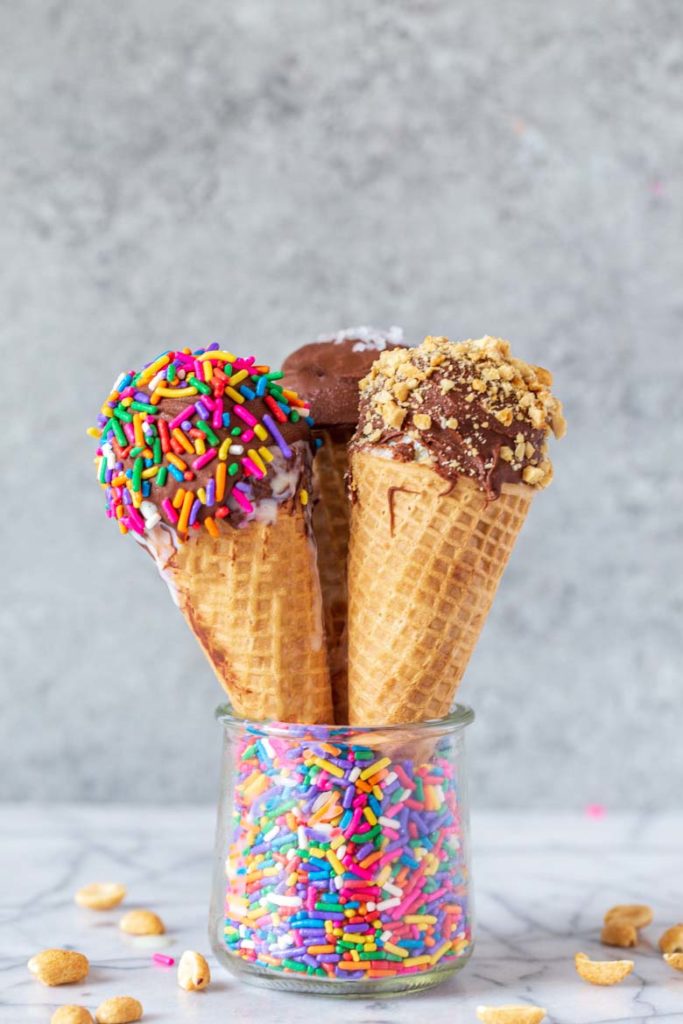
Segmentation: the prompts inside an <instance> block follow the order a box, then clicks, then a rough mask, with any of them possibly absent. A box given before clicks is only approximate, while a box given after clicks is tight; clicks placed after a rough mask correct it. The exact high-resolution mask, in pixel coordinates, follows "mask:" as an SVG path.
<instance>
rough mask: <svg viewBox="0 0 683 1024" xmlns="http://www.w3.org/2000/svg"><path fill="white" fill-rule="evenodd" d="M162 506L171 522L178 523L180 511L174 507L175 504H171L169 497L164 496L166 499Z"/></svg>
mask: <svg viewBox="0 0 683 1024" xmlns="http://www.w3.org/2000/svg"><path fill="white" fill-rule="evenodd" d="M161 507H162V508H163V510H164V512H165V513H166V518H167V519H168V520H169V521H170V522H171V523H177V522H178V513H177V512H176V510H175V509H174V508H173V505H172V504H171V502H170V499H169V498H164V500H163V501H162V503H161Z"/></svg>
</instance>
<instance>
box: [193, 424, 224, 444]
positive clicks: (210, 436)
mask: <svg viewBox="0 0 683 1024" xmlns="http://www.w3.org/2000/svg"><path fill="white" fill-rule="evenodd" d="M196 425H197V427H198V428H199V430H201V432H202V433H203V434H205V435H206V436H207V437H208V439H209V441H210V442H211V444H220V441H219V439H218V438H217V437H216V435H215V434H214V432H213V430H212V429H211V427H210V426H209V424H208V423H207V422H206V421H205V420H199V419H198V420H197V424H196Z"/></svg>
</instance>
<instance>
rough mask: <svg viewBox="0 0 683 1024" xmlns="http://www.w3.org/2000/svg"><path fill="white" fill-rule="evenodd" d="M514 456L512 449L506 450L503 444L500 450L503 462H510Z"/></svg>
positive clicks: (506, 447)
mask: <svg viewBox="0 0 683 1024" xmlns="http://www.w3.org/2000/svg"><path fill="white" fill-rule="evenodd" d="M514 455H515V453H514V452H513V450H512V448H508V446H507V445H506V444H504V445H503V447H502V448H501V449H500V457H501V459H502V460H503V462H512V460H513V458H514Z"/></svg>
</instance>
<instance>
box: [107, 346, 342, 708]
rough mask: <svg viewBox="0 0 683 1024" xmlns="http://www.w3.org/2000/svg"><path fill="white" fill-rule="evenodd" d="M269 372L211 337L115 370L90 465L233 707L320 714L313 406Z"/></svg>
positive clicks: (326, 704) (326, 694)
mask: <svg viewBox="0 0 683 1024" xmlns="http://www.w3.org/2000/svg"><path fill="white" fill-rule="evenodd" d="M281 378H282V373H279V372H271V371H270V369H269V368H268V367H267V366H259V365H256V364H255V360H254V359H253V358H249V359H238V358H237V357H235V356H234V355H232V354H231V353H229V352H224V351H220V350H219V349H218V347H217V346H213V347H210V348H208V349H206V350H203V349H200V350H198V351H196V352H191V351H190V350H189V349H184V350H182V351H179V352H166V353H164V354H163V355H162V356H160V357H159V358H158V359H156V360H154V361H153V362H152V363H151V364H149V365H148V366H147V367H145V368H144V369H143V370H142V371H140V372H139V373H137V374H136V373H134V372H131V373H128V374H123V375H122V376H121V377H120V378H119V379H118V380H117V382H116V384H115V385H114V389H113V390H112V392H111V394H110V396H109V398H108V400H107V401H106V402H105V404H104V405H103V407H102V413H101V416H100V417H99V419H98V430H97V431H95V433H96V434H97V436H98V437H99V440H100V448H99V450H98V473H99V479H100V482H101V484H102V486H103V487H104V489H105V492H106V500H107V514H108V515H109V516H110V517H111V518H114V519H115V520H116V521H117V522H118V523H119V527H120V529H121V531H122V532H124V533H128V532H131V533H133V535H134V537H135V539H136V540H138V541H139V543H140V544H141V545H142V546H144V547H145V548H146V549H147V550H148V551H149V553H150V554H151V555H152V557H153V558H154V559H155V562H156V563H157V566H158V568H159V570H160V572H161V574H162V576H163V577H164V579H165V580H166V581H167V583H168V585H169V588H170V590H171V593H172V595H173V597H174V599H175V601H176V603H177V604H178V606H179V607H180V609H181V611H182V612H183V614H184V615H185V618H186V620H187V622H188V624H189V625H190V628H191V629H192V631H193V633H194V634H195V636H196V638H197V640H198V641H199V643H200V644H201V646H202V648H203V650H204V652H205V653H206V655H207V657H208V659H209V661H210V663H211V665H212V667H213V669H214V671H215V673H216V675H217V676H218V679H219V681H220V682H221V684H222V685H223V687H224V688H225V690H226V691H227V693H228V695H229V697H230V700H231V703H232V705H233V708H234V710H235V711H236V712H237V713H238V714H241V715H244V716H245V717H248V718H257V719H263V718H273V719H278V720H282V721H301V722H319V723H327V722H331V721H332V700H331V689H330V681H329V670H328V665H327V652H326V649H325V642H324V626H323V616H322V597H321V592H320V582H319V578H318V572H317V565H316V553H315V544H314V541H313V536H312V526H311V509H312V502H311V500H310V495H311V490H312V439H311V434H310V427H311V425H312V419H311V417H310V415H309V410H308V407H307V406H306V405H305V403H304V402H303V401H302V400H301V399H299V397H298V396H297V395H296V394H295V393H294V392H292V391H290V390H289V389H286V388H283V387H282V386H281V385H280V383H279V380H280V379H281Z"/></svg>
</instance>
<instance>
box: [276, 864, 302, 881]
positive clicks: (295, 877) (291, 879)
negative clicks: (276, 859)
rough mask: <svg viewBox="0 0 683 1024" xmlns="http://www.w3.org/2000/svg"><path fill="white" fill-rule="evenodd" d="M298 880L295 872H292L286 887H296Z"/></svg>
mask: <svg viewBox="0 0 683 1024" xmlns="http://www.w3.org/2000/svg"><path fill="white" fill-rule="evenodd" d="M276 870H277V871H279V870H280V869H279V868H277V869H276ZM298 880H299V876H298V875H297V873H296V871H292V873H291V875H290V876H289V877H288V879H287V885H296V883H297V882H298Z"/></svg>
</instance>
